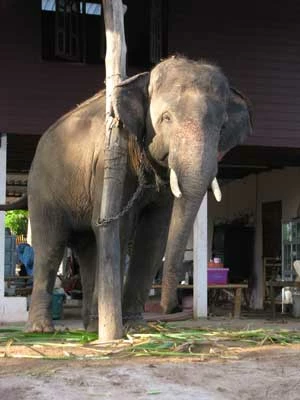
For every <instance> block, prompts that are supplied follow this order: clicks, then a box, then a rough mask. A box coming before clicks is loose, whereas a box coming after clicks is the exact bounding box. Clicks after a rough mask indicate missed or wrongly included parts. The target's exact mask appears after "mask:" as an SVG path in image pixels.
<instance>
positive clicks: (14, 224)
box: [5, 210, 28, 235]
mask: <svg viewBox="0 0 300 400" xmlns="http://www.w3.org/2000/svg"><path fill="white" fill-rule="evenodd" d="M27 225H28V211H25V210H14V211H7V212H6V213H5V227H6V228H10V230H11V232H12V233H13V234H15V235H26V234H27Z"/></svg>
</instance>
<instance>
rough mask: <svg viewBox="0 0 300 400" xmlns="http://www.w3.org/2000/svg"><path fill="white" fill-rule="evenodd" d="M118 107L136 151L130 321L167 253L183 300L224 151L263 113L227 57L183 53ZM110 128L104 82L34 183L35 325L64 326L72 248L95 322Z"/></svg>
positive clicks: (170, 287) (62, 127) (167, 271)
mask: <svg viewBox="0 0 300 400" xmlns="http://www.w3.org/2000/svg"><path fill="white" fill-rule="evenodd" d="M113 108H114V113H115V115H116V117H117V118H118V120H120V121H121V125H120V130H121V133H122V134H123V135H126V137H128V150H129V157H128V162H127V165H126V166H125V167H124V168H126V177H125V183H124V191H123V194H122V205H123V206H122V209H121V210H120V213H119V216H118V217H119V219H120V243H121V266H120V268H121V270H122V271H121V273H122V276H123V275H124V271H123V269H124V268H123V266H124V265H125V259H126V256H127V253H128V244H129V243H131V246H130V247H131V254H130V262H129V266H128V271H127V273H126V277H125V278H124V285H123V287H122V313H123V319H124V320H127V319H134V320H135V319H139V318H140V316H141V313H142V312H143V309H144V304H145V302H146V300H147V297H148V293H149V289H150V287H151V284H152V280H153V277H154V276H155V274H156V273H157V270H158V268H159V267H160V266H161V261H162V259H163V257H164V260H165V261H164V269H163V292H162V299H161V305H162V309H163V311H164V312H166V313H169V312H172V311H173V310H174V309H176V307H177V296H176V286H177V277H176V270H177V268H178V266H179V265H180V264H181V263H182V260H183V256H184V250H185V246H186V243H187V240H188V236H189V234H190V232H191V229H192V225H193V222H194V219H195V217H196V214H197V211H198V209H199V206H200V204H201V201H202V199H203V196H204V195H205V193H206V191H207V189H208V188H209V186H210V185H211V183H212V182H213V181H214V178H215V177H216V175H217V170H218V160H219V159H220V158H221V157H222V156H223V155H224V154H225V153H226V152H227V151H229V150H230V149H231V148H232V147H234V146H236V145H238V144H241V143H243V142H244V140H245V139H246V137H247V136H248V135H249V134H250V133H251V131H252V117H251V108H250V105H249V102H248V100H247V99H246V98H245V97H244V96H243V95H242V94H241V93H240V92H239V91H237V90H235V89H233V88H231V87H230V85H229V82H228V80H227V78H226V77H225V75H224V74H223V72H222V71H221V69H220V68H219V67H218V66H216V65H214V64H211V63H208V62H206V61H194V60H191V59H188V58H185V57H183V56H173V57H170V58H167V59H165V60H163V61H161V62H160V63H158V64H157V65H156V66H155V67H154V68H153V69H152V70H151V71H150V72H145V73H141V74H138V75H135V76H133V77H131V78H128V79H126V80H124V81H123V82H121V83H120V84H119V85H117V86H116V87H115V89H114V92H113ZM104 138H105V91H100V92H99V93H97V94H96V95H95V96H94V97H92V98H90V99H88V100H87V101H85V102H83V103H82V104H80V105H79V106H77V107H76V108H75V109H74V110H72V111H70V112H69V113H67V114H65V115H64V116H63V117H61V118H60V119H59V120H58V121H57V122H55V123H54V124H53V125H52V126H51V127H50V128H49V129H48V130H47V131H46V132H45V133H44V134H43V135H42V137H41V139H40V142H39V144H38V147H37V150H36V153H35V156H34V159H33V162H32V165H31V169H30V172H29V178H28V193H27V196H28V208H29V214H30V220H31V229H32V245H33V248H34V251H35V265H34V269H35V271H34V285H33V292H32V301H31V306H30V310H29V320H28V324H27V330H29V331H37V332H49V331H53V324H52V318H51V312H50V311H51V298H52V291H53V286H54V282H55V278H56V274H57V271H58V267H59V264H60V262H61V259H62V257H63V252H64V249H65V247H66V246H68V247H70V248H71V249H72V250H73V251H74V253H75V255H76V257H77V260H78V262H79V265H80V271H81V277H82V288H83V307H82V316H83V322H84V326H85V327H86V328H88V329H89V328H91V329H92V328H93V327H94V325H93V323H94V321H95V318H96V314H97V311H96V310H97V287H96V285H95V281H96V261H97V256H98V255H99V246H98V243H97V241H96V232H97V230H98V229H99V213H100V208H101V196H102V190H103V176H104ZM141 166H142V167H143V168H141ZM141 171H143V182H144V183H143V184H141V183H139V182H140V181H141V179H140V174H141ZM139 188H141V189H142V190H140V192H141V193H140V195H139V196H136V198H135V199H134V200H135V201H134V202H133V201H130V199H132V196H135V193H137V190H138V189H139ZM2 209H3V208H2ZM125 209H126V210H125ZM123 211H124V212H123ZM125 211H126V212H125Z"/></svg>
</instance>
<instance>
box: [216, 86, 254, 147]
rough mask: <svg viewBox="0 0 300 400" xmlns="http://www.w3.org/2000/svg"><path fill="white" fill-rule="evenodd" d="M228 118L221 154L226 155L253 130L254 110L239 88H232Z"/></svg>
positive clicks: (221, 140) (222, 138) (221, 142)
mask: <svg viewBox="0 0 300 400" xmlns="http://www.w3.org/2000/svg"><path fill="white" fill-rule="evenodd" d="M227 115H228V120H227V121H226V123H225V124H224V126H223V127H222V129H221V134H220V141H219V148H218V149H219V154H220V155H224V154H225V153H227V152H228V151H229V150H230V149H232V148H233V147H234V146H237V145H239V144H241V143H243V142H244V141H245V140H246V138H247V136H249V135H250V134H251V132H252V110H251V105H250V102H249V100H248V99H247V98H246V97H245V96H244V95H243V94H242V93H241V92H239V91H238V90H236V89H233V88H230V96H229V101H228V105H227Z"/></svg>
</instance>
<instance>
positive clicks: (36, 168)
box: [28, 92, 105, 210]
mask: <svg viewBox="0 0 300 400" xmlns="http://www.w3.org/2000/svg"><path fill="white" fill-rule="evenodd" d="M104 136H105V95H104V92H100V93H99V94H97V95H95V96H94V97H92V98H91V99H89V100H87V101H86V102H84V103H83V104H81V105H80V106H78V107H77V108H76V109H74V110H73V111H71V112H69V113H68V114H66V115H64V116H63V117H62V118H60V119H59V120H58V121H57V122H55V123H54V124H53V125H52V126H51V127H50V128H49V129H48V130H47V131H46V132H45V133H44V135H43V136H42V137H41V139H40V142H39V144H38V147H37V150H36V154H35V157H34V160H33V163H32V166H31V170H30V173H29V179H28V192H29V195H30V196H31V198H36V197H37V196H38V197H39V198H42V199H43V202H44V203H45V202H47V201H49V202H51V203H52V204H55V203H58V204H59V205H60V206H64V205H65V206H66V208H68V209H69V210H70V209H72V208H78V206H79V205H80V207H81V208H84V209H88V208H90V202H91V201H92V199H91V196H92V194H93V192H94V189H93V187H91V185H93V183H94V179H93V173H94V171H95V165H99V164H102V160H101V159H100V158H101V157H103V155H102V154H103V151H102V150H103V146H104Z"/></svg>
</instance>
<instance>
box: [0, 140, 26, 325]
mask: <svg viewBox="0 0 300 400" xmlns="http://www.w3.org/2000/svg"><path fill="white" fill-rule="evenodd" d="M6 148H7V137H6V134H1V143H0V203H1V204H3V203H5V200H6ZM4 217H5V213H4V212H3V211H0V325H1V324H3V323H8V322H25V321H26V320H27V316H28V313H27V299H26V297H5V296H4V257H5V229H4Z"/></svg>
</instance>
